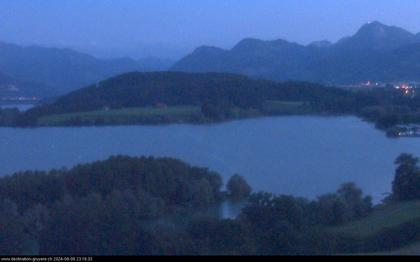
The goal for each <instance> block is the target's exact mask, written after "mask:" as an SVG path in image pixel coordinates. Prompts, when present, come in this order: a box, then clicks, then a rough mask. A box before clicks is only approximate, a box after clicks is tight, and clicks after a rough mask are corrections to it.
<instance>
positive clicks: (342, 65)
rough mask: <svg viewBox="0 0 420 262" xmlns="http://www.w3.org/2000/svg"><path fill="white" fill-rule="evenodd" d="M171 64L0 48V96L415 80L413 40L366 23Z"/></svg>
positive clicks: (244, 44) (246, 43)
mask: <svg viewBox="0 0 420 262" xmlns="http://www.w3.org/2000/svg"><path fill="white" fill-rule="evenodd" d="M172 65H173V62H172V61H170V60H165V59H158V58H148V59H141V60H136V59H132V58H115V59H99V58H96V57H94V56H91V55H87V54H85V53H82V52H78V51H74V50H71V49H64V48H46V47H38V46H29V47H23V46H19V45H15V44H8V43H4V42H0V97H3V98H4V97H19V96H37V97H41V98H45V97H51V96H58V95H62V94H65V93H68V92H71V91H74V90H76V89H79V88H82V87H85V86H88V85H90V84H93V83H96V82H98V81H101V80H104V79H107V78H109V77H112V76H115V75H119V74H122V73H126V72H132V71H143V72H147V71H165V70H169V69H170V70H171V71H181V72H200V73H202V72H223V73H235V74H242V75H247V76H251V77H255V78H264V79H269V80H279V81H284V80H299V81H311V82H317V83H322V84H338V85H341V84H343V85H344V84H355V83H360V82H362V81H367V80H371V81H382V82H393V81H419V80H420V74H419V72H420V33H418V34H413V33H410V32H408V31H406V30H404V29H402V28H398V27H395V26H387V25H384V24H382V23H380V22H372V23H367V24H365V25H363V26H362V27H361V28H360V30H359V31H358V32H357V33H356V34H354V35H353V36H351V37H345V38H343V39H341V40H340V41H338V42H336V43H331V42H329V41H326V40H324V41H317V42H313V43H311V44H309V45H301V44H298V43H292V42H289V41H286V40H282V39H279V40H273V41H263V40H259V39H254V38H246V39H244V40H242V41H240V42H239V43H238V44H237V45H236V46H234V47H233V48H232V49H231V50H225V49H221V48H217V47H210V46H202V47H199V48H197V49H196V50H195V51H194V52H193V53H192V54H190V55H188V56H186V57H184V58H183V59H181V60H180V61H178V62H177V63H175V65H173V66H172ZM171 66H172V67H171Z"/></svg>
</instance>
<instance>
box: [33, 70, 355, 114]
mask: <svg viewBox="0 0 420 262" xmlns="http://www.w3.org/2000/svg"><path fill="white" fill-rule="evenodd" d="M268 100H281V101H299V102H302V101H307V102H310V101H312V102H316V103H317V104H318V105H319V106H321V104H323V105H324V106H328V105H327V104H331V103H334V104H335V106H340V105H344V104H343V103H341V102H342V101H343V100H352V96H351V94H350V92H348V91H345V90H340V89H335V88H327V87H324V86H321V85H317V84H310V83H299V82H287V83H276V82H272V81H265V80H255V79H251V78H248V77H245V76H239V75H233V74H224V73H205V74H192V73H177V72H158V73H127V74H123V75H120V76H117V77H114V78H111V79H109V80H106V81H103V82H100V83H99V84H97V85H92V86H89V87H86V88H83V89H80V90H78V91H75V92H72V93H70V94H68V95H65V96H62V97H60V98H59V99H58V100H57V101H56V102H55V103H53V104H50V105H45V106H41V107H38V108H34V109H33V110H31V112H30V113H35V114H37V115H45V114H60V113H71V112H86V111H93V110H103V109H121V108H132V107H155V106H159V105H165V106H180V105H192V106H202V105H203V104H205V103H210V104H213V105H223V106H226V107H238V108H244V109H249V108H254V109H258V108H261V106H262V104H263V103H264V102H265V101H268ZM343 110H346V109H343Z"/></svg>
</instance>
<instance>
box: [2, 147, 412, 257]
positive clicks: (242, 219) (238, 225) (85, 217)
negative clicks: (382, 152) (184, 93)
mask: <svg viewBox="0 0 420 262" xmlns="http://www.w3.org/2000/svg"><path fill="white" fill-rule="evenodd" d="M418 161H419V160H418V159H417V158H415V157H414V156H411V155H407V154H403V155H401V156H400V157H399V158H398V159H397V160H396V162H395V163H396V164H397V171H396V176H395V181H394V183H393V193H392V195H390V196H389V197H388V198H387V199H385V200H384V204H381V205H379V206H373V205H372V201H371V198H370V197H369V196H366V195H364V194H363V192H362V191H361V190H360V189H359V188H358V187H357V186H356V185H354V184H352V183H348V184H344V185H342V186H341V187H340V188H339V189H338V190H337V192H335V193H331V194H326V195H323V196H320V197H319V198H317V199H315V200H308V199H304V198H297V197H293V196H285V195H280V196H277V195H273V194H270V193H266V192H259V193H254V194H251V195H250V193H251V188H250V186H249V185H248V184H247V183H246V181H245V180H244V179H243V178H242V177H240V176H239V175H235V176H233V177H232V178H231V179H230V181H228V183H227V187H226V188H227V192H222V191H221V189H222V180H221V178H220V176H219V175H218V174H217V173H214V172H211V171H209V170H207V169H203V168H198V167H192V166H189V165H187V164H185V163H183V162H181V161H178V160H175V159H170V158H160V159H155V158H150V157H149V158H145V157H141V158H131V157H125V156H116V157H111V158H110V159H108V160H105V161H98V162H95V163H91V164H84V165H79V166H76V167H74V168H72V169H70V170H67V169H60V170H51V171H49V172H34V171H28V172H23V173H17V174H14V175H11V176H7V177H3V178H0V226H1V230H0V255H25V254H26V255H191V254H192V255H206V254H207V255H208V254H210V255H220V254H244V255H246V254H251V255H252V254H258V255H305V254H337V253H357V252H376V251H389V250H392V249H395V248H399V247H401V246H404V245H406V244H409V243H412V242H414V241H418V240H420V236H419V232H420V221H419V220H418V216H417V217H416V220H414V221H408V222H404V223H401V224H398V225H396V226H394V227H392V228H384V229H381V230H380V231H379V232H378V233H376V234H374V235H372V236H370V237H368V238H365V239H357V238H353V237H351V236H348V235H346V234H343V233H340V232H339V231H337V230H336V229H335V228H336V227H339V226H342V225H347V224H348V223H352V222H353V221H358V220H360V219H364V218H365V217H368V216H370V215H371V214H372V213H373V212H376V211H375V210H377V209H384V208H386V207H387V206H388V205H400V204H399V203H404V202H407V201H416V200H420V194H419V192H420V178H419V177H420V175H419V174H420V173H419V172H420V171H419V166H418ZM226 197H230V198H233V199H242V200H246V201H247V204H246V206H245V207H244V208H243V209H242V211H241V214H240V215H239V217H238V218H237V219H233V220H232V219H220V218H215V217H207V216H190V217H188V216H184V217H183V219H182V222H179V221H178V222H177V221H176V220H173V219H171V216H173V215H174V214H176V213H177V212H180V211H181V210H185V209H194V210H195V209H197V208H206V207H208V206H209V205H211V204H212V203H218V202H220V201H223V200H224V199H226Z"/></svg>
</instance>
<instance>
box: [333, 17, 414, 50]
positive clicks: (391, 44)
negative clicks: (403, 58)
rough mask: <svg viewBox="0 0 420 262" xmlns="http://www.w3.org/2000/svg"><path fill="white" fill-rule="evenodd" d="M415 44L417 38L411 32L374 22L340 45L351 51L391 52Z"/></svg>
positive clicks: (367, 24) (345, 39)
mask: <svg viewBox="0 0 420 262" xmlns="http://www.w3.org/2000/svg"><path fill="white" fill-rule="evenodd" d="M414 42H416V36H415V35H414V34H412V33H410V32H409V31H407V30H405V29H402V28H400V27H396V26H388V25H385V24H383V23H381V22H378V21H373V22H369V23H366V24H364V25H363V26H362V27H361V28H360V29H359V30H358V31H357V33H356V34H355V35H353V36H352V37H347V38H344V39H343V40H342V41H340V42H339V45H340V46H341V47H346V48H350V49H376V50H390V49H395V48H398V47H401V46H403V45H407V44H411V43H414Z"/></svg>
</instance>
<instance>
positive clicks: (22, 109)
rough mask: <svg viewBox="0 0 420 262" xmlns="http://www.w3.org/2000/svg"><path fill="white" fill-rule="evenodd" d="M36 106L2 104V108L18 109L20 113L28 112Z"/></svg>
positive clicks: (0, 105)
mask: <svg viewBox="0 0 420 262" xmlns="http://www.w3.org/2000/svg"><path fill="white" fill-rule="evenodd" d="M34 106H35V105H33V104H0V108H17V109H19V110H20V111H27V110H29V109H31V108H32V107H34Z"/></svg>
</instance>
